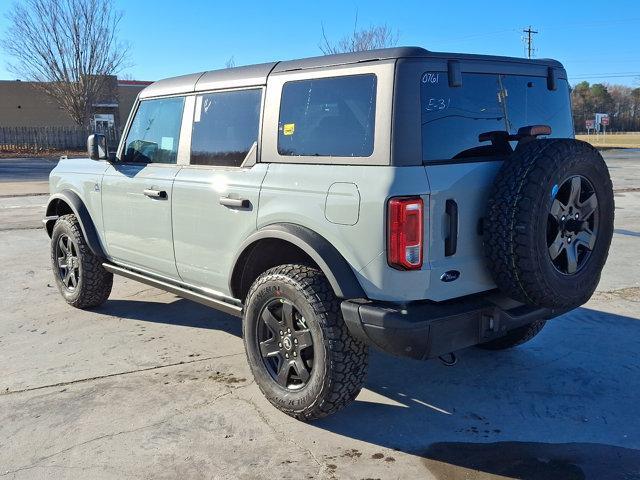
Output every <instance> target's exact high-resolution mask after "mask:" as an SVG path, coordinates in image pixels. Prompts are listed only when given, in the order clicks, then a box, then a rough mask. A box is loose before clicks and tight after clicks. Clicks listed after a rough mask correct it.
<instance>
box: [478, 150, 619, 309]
mask: <svg viewBox="0 0 640 480" xmlns="http://www.w3.org/2000/svg"><path fill="white" fill-rule="evenodd" d="M576 176H578V177H580V178H585V179H586V180H588V181H589V182H590V184H591V185H592V186H593V189H594V191H595V194H596V197H597V202H598V204H597V205H598V208H597V210H596V212H595V213H594V214H593V216H592V218H595V216H596V215H597V220H598V228H597V230H598V231H597V236H596V237H595V245H594V246H593V248H592V250H591V251H590V252H591V253H590V254H589V256H588V258H586V261H585V262H584V264H583V266H582V267H581V268H580V269H579V270H577V271H575V272H573V273H571V274H563V273H561V272H560V271H558V270H557V269H556V268H555V267H554V264H553V262H552V258H551V257H550V253H549V246H548V245H547V241H548V240H547V235H548V233H547V229H548V223H547V222H548V218H549V215H550V212H551V207H552V204H553V202H554V200H555V195H557V194H558V193H557V192H558V187H557V185H563V183H562V182H564V181H566V180H567V179H571V178H574V177H576ZM613 216H614V202H613V189H612V184H611V178H610V177H609V171H608V169H607V166H606V164H605V163H604V160H603V159H602V156H601V155H600V153H599V152H598V151H597V150H596V149H595V148H593V147H592V146H591V145H589V144H587V143H585V142H581V141H577V140H572V139H540V140H535V141H531V142H529V143H527V144H524V145H521V146H519V147H518V148H517V149H516V151H515V152H514V153H513V154H512V155H511V156H510V157H509V158H508V159H507V160H505V162H504V164H503V165H502V168H501V170H500V171H499V173H498V175H497V176H496V179H495V181H494V184H493V190H492V192H491V194H490V196H489V199H488V207H487V214H486V217H485V219H484V222H483V230H484V233H483V235H484V249H485V256H486V259H487V267H488V268H489V270H490V271H491V274H492V276H493V280H494V281H495V283H496V285H497V286H498V288H499V289H500V290H502V291H503V292H504V293H505V294H507V295H508V296H510V297H511V298H514V299H516V300H519V301H521V302H524V303H526V304H529V305H534V306H540V307H546V308H562V309H571V308H575V307H577V306H579V305H582V304H583V303H585V302H586V301H587V300H588V299H589V298H590V297H591V295H592V294H593V292H594V291H595V289H596V286H597V285H598V282H599V280H600V272H601V271H602V267H603V266H604V263H605V261H606V259H607V255H608V252H609V245H610V243H611V237H612V235H613ZM576 248H577V247H576Z"/></svg>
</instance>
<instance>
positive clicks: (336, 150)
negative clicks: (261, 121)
mask: <svg viewBox="0 0 640 480" xmlns="http://www.w3.org/2000/svg"><path fill="white" fill-rule="evenodd" d="M375 113H376V76H375V75H373V74H367V75H353V76H346V77H332V78H317V79H312V80H299V81H293V82H287V83H285V84H284V86H283V87H282V100H281V103H280V120H279V123H278V153H279V154H280V155H288V156H301V155H304V156H322V157H368V156H370V155H371V154H372V153H373V134H374V129H375Z"/></svg>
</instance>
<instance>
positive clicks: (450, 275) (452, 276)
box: [440, 270, 460, 282]
mask: <svg viewBox="0 0 640 480" xmlns="http://www.w3.org/2000/svg"><path fill="white" fill-rule="evenodd" d="M458 277H460V272H459V271H458V270H447V271H446V272H444V273H443V274H442V275H440V280H442V281H443V282H453V281H454V280H457V279H458Z"/></svg>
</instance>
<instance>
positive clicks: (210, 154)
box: [191, 88, 262, 167]
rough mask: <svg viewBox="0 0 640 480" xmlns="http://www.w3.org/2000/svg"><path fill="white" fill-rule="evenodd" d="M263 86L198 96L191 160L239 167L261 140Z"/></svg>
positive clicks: (193, 162) (192, 161)
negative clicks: (259, 137)
mask: <svg viewBox="0 0 640 480" xmlns="http://www.w3.org/2000/svg"><path fill="white" fill-rule="evenodd" d="M261 99H262V89H258V88H257V89H251V90H237V91H230V92H217V93H207V94H205V95H198V96H197V97H196V109H195V116H194V119H193V132H192V134H191V164H192V165H215V166H226V167H239V166H240V165H242V162H243V161H244V159H245V158H246V156H247V154H248V153H249V151H250V150H251V148H252V147H253V145H254V143H256V142H257V141H258V130H259V126H260V104H261Z"/></svg>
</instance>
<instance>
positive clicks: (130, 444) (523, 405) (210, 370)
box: [0, 150, 640, 480]
mask: <svg viewBox="0 0 640 480" xmlns="http://www.w3.org/2000/svg"><path fill="white" fill-rule="evenodd" d="M603 155H604V156H605V159H606V160H607V164H608V166H609V168H610V172H611V175H612V178H613V180H614V189H615V190H616V193H615V197H616V198H615V199H616V227H615V234H614V238H613V243H612V247H611V251H610V258H609V261H608V264H607V266H606V268H605V271H604V273H603V277H602V280H601V283H600V286H599V288H598V292H597V293H596V294H595V296H594V297H593V299H592V300H591V301H590V302H589V303H588V304H586V305H585V306H583V307H582V308H579V309H577V310H575V311H573V312H570V313H568V314H566V315H564V316H562V317H560V318H558V319H555V320H553V321H551V322H550V323H549V324H548V325H547V326H546V327H545V329H544V330H543V332H542V333H541V334H540V335H539V336H538V337H537V338H536V339H534V340H533V341H532V342H530V343H528V344H526V345H524V346H522V347H519V348H517V349H513V350H511V351H504V352H489V351H483V350H479V349H468V350H465V351H461V352H459V355H458V356H459V361H458V364H457V365H456V366H454V367H446V366H444V365H443V364H441V363H440V362H438V361H429V362H417V361H412V360H407V359H398V358H393V357H390V356H387V355H385V354H381V353H374V354H373V355H372V356H371V364H370V369H369V376H368V380H367V383H366V387H365V389H364V390H363V391H362V393H361V394H360V396H359V397H358V398H357V400H356V402H355V403H354V404H353V405H352V406H350V407H349V408H347V409H345V410H344V411H342V412H340V413H339V414H337V415H335V416H333V417H330V418H327V419H323V420H320V421H316V422H314V423H312V424H304V423H301V422H298V421H295V420H293V419H291V418H289V417H287V416H286V415H284V414H282V413H280V412H279V411H277V410H276V409H275V408H273V407H271V405H270V404H269V403H268V402H267V401H266V400H265V399H264V398H263V396H262V394H261V393H260V391H259V390H258V388H257V386H256V385H255V384H254V382H253V380H252V377H251V373H250V371H249V369H248V366H247V364H246V361H245V357H244V351H243V345H242V339H241V325H240V322H239V320H238V319H236V318H233V317H230V316H227V315H225V314H222V313H219V312H216V311H214V310H211V309H208V308H206V307H204V306H201V305H198V304H195V303H191V302H189V301H186V300H182V299H179V298H177V297H175V296H174V295H172V294H168V293H163V292H161V291H159V290H156V289H154V288H150V287H147V286H145V285H142V284H138V283H135V282H133V281H129V280H126V279H123V278H118V277H116V279H115V281H114V290H113V293H112V295H111V298H110V300H109V301H108V302H107V303H106V304H105V305H104V306H102V307H100V308H98V309H95V310H93V311H79V310H75V309H72V308H71V307H69V306H67V305H66V303H64V301H63V300H62V299H61V298H60V295H59V293H58V291H57V289H56V287H55V284H54V280H53V277H52V273H51V271H50V264H49V247H48V238H47V235H46V233H45V232H44V231H43V230H42V228H41V223H40V219H41V218H42V216H43V214H44V205H45V204H46V199H47V197H46V196H44V195H29V193H42V185H43V183H42V182H43V181H44V180H45V179H46V175H47V173H48V170H49V169H50V168H52V167H53V166H54V165H55V162H46V163H45V161H36V160H28V159H26V160H20V161H18V160H8V159H0V245H1V248H0V265H2V267H3V268H2V275H1V278H0V288H1V289H2V292H3V294H2V296H0V368H1V372H2V374H1V375H0V477H1V478H7V479H11V478H43V477H47V478H124V477H136V478H214V479H235V478H265V479H267V478H269V479H272V478H286V479H289V478H290V479H316V478H328V479H330V478H340V479H342V478H346V479H357V480H360V479H374V478H380V479H405V478H406V479H415V478H420V479H438V480H445V479H446V480H449V479H488V478H526V479H540V480H543V479H544V480H548V479H583V478H589V479H609V478H612V479H613V478H615V479H625V480H628V479H634V478H639V479H640V398H639V392H640V349H639V348H638V346H639V345H640V255H639V252H640V150H610V151H606V152H603ZM30 162H32V165H34V166H35V165H38V167H37V170H38V173H35V174H33V173H32V172H33V171H34V170H33V169H29V168H28V167H29V165H30ZM25 172H26V173H25Z"/></svg>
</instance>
